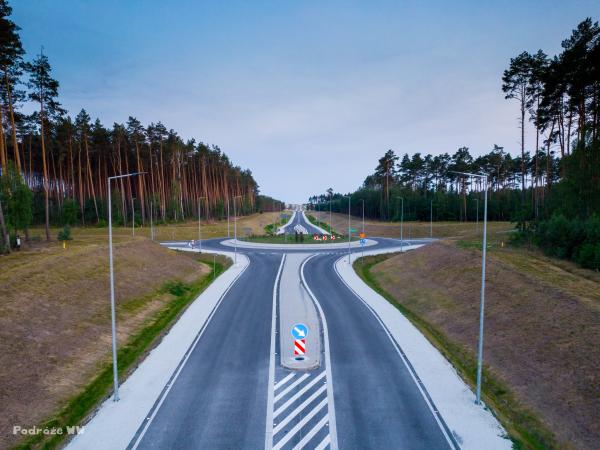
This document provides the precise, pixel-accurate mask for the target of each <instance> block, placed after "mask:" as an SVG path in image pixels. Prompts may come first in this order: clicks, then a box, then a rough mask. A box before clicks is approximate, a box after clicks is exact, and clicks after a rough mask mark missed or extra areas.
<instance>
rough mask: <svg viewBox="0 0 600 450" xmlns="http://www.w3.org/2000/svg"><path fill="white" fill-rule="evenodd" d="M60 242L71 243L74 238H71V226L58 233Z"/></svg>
mask: <svg viewBox="0 0 600 450" xmlns="http://www.w3.org/2000/svg"><path fill="white" fill-rule="evenodd" d="M58 240H59V241H71V240H73V238H72V237H71V227H70V226H69V225H65V226H64V227H63V229H62V230H60V231H59V232H58Z"/></svg>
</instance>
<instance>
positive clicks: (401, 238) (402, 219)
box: [396, 196, 404, 253]
mask: <svg viewBox="0 0 600 450" xmlns="http://www.w3.org/2000/svg"><path fill="white" fill-rule="evenodd" d="M396 198H399V199H400V200H402V208H401V209H400V253H402V252H403V251H404V197H400V196H396Z"/></svg>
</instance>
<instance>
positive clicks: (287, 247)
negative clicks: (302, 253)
mask: <svg viewBox="0 0 600 450" xmlns="http://www.w3.org/2000/svg"><path fill="white" fill-rule="evenodd" d="M376 244H377V241H374V240H372V239H367V242H366V243H365V247H371V246H373V245H376ZM221 245H225V246H227V247H234V246H235V239H228V240H226V241H221ZM237 247H238V248H253V249H259V248H262V249H265V250H327V249H335V250H339V249H341V248H348V241H346V242H343V241H342V242H336V243H334V244H268V243H266V242H248V241H240V240H239V239H238V241H237ZM357 247H360V242H359V241H351V242H350V248H353V249H355V248H357ZM404 247H405V248H407V246H404ZM394 251H397V250H394ZM215 253H216V252H215ZM365 253H366V252H365Z"/></svg>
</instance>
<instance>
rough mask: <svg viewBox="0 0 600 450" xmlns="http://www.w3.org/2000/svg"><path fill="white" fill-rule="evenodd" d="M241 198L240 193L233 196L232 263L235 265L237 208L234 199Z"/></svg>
mask: <svg viewBox="0 0 600 450" xmlns="http://www.w3.org/2000/svg"><path fill="white" fill-rule="evenodd" d="M236 198H240V199H241V198H242V196H241V195H236V196H235V197H233V242H234V252H235V253H234V257H233V263H234V264H235V265H236V266H237V210H236V207H235V199H236Z"/></svg>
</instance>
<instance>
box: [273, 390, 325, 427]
mask: <svg viewBox="0 0 600 450" xmlns="http://www.w3.org/2000/svg"><path fill="white" fill-rule="evenodd" d="M325 389H327V386H326V385H325V384H324V385H323V386H321V387H320V388H319V389H317V391H316V392H315V393H314V394H312V395H311V396H310V397H308V398H307V399H306V400H304V401H303V402H302V404H301V405H300V406H298V407H297V408H296V409H295V410H293V411H292V412H291V413H289V414H288V415H287V416H286V418H285V419H283V420H282V421H281V422H279V423H278V424H277V426H276V427H275V428H274V429H273V433H274V434H277V433H279V431H281V429H282V428H283V427H285V426H286V425H287V424H288V423H289V422H290V420H292V419H293V418H294V417H296V416H297V415H298V413H300V412H302V411H303V410H304V408H306V407H307V406H308V405H309V404H310V403H311V402H312V401H314V400H315V399H316V398H317V397H318V396H319V395H321V394H322V393H323V392H324V391H325ZM325 417H327V416H325Z"/></svg>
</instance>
